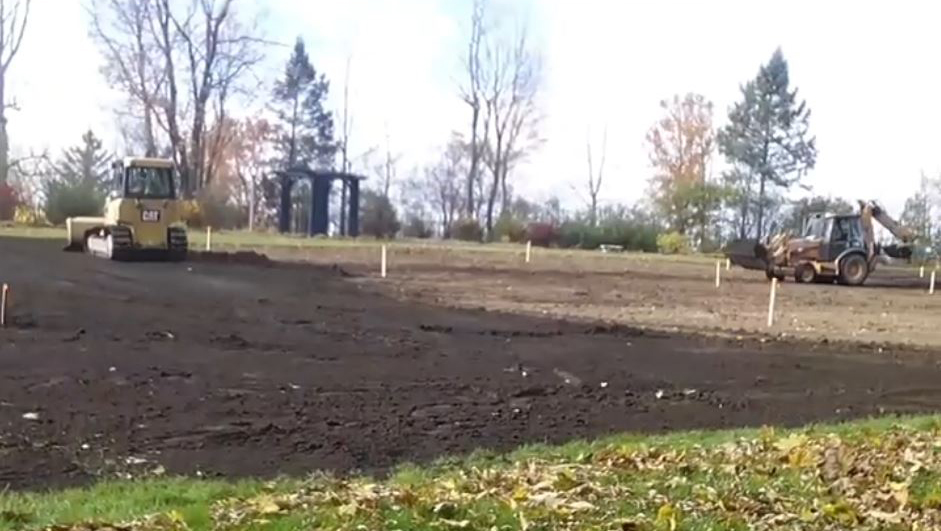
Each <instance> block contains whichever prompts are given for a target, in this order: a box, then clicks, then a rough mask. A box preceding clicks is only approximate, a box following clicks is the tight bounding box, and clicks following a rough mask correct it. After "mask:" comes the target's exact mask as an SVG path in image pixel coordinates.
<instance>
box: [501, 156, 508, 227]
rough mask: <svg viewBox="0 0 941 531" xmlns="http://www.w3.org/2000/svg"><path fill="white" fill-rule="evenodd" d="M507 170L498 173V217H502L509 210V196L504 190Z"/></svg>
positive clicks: (505, 189)
mask: <svg viewBox="0 0 941 531" xmlns="http://www.w3.org/2000/svg"><path fill="white" fill-rule="evenodd" d="M508 171H509V168H504V169H503V170H501V171H500V215H501V216H503V215H505V214H506V213H507V211H508V210H509V208H510V194H509V192H508V191H507V188H506V174H507V172H508Z"/></svg>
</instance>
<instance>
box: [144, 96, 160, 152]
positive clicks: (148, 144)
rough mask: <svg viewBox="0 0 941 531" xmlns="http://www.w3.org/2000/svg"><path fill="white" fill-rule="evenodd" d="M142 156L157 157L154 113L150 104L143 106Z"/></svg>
mask: <svg viewBox="0 0 941 531" xmlns="http://www.w3.org/2000/svg"><path fill="white" fill-rule="evenodd" d="M144 154H145V155H146V156H148V157H156V156H157V140H156V138H154V111H153V108H151V106H150V104H145V105H144Z"/></svg>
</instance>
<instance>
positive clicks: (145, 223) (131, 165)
mask: <svg viewBox="0 0 941 531" xmlns="http://www.w3.org/2000/svg"><path fill="white" fill-rule="evenodd" d="M112 169H113V172H114V177H113V181H112V182H113V188H112V189H111V191H110V192H109V194H108V197H107V199H106V200H105V206H104V216H102V217H74V218H69V219H67V220H66V227H67V229H68V246H67V247H66V250H69V251H82V250H84V251H85V252H88V253H90V254H93V255H95V256H99V257H103V258H107V259H110V260H132V259H158V260H161V259H163V260H167V259H168V260H183V259H185V258H186V250H187V247H188V244H187V239H186V224H185V223H184V222H183V221H182V208H181V206H182V205H181V202H180V201H179V200H178V199H177V191H176V183H175V182H174V171H173V162H172V161H170V160H167V159H156V158H125V159H124V160H121V161H117V162H115V163H114V165H113V168H112Z"/></svg>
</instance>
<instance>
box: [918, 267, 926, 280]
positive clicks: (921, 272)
mask: <svg viewBox="0 0 941 531" xmlns="http://www.w3.org/2000/svg"><path fill="white" fill-rule="evenodd" d="M918 278H925V266H921V267H919V268H918Z"/></svg>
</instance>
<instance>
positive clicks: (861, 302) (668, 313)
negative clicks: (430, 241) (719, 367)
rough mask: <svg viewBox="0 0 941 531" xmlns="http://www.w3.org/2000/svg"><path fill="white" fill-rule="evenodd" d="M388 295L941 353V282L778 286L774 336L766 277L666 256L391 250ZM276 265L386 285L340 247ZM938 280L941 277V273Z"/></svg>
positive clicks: (374, 265) (893, 275) (292, 255)
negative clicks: (932, 290) (307, 264)
mask: <svg viewBox="0 0 941 531" xmlns="http://www.w3.org/2000/svg"><path fill="white" fill-rule="evenodd" d="M389 253H390V255H389V271H390V277H389V282H388V283H387V284H386V285H384V287H385V288H386V292H387V293H390V294H392V295H393V296H396V297H399V298H401V299H405V300H415V301H424V302H431V303H435V304H443V305H447V306H452V307H459V308H471V309H473V308H487V309H488V310H492V311H508V312H513V313H524V314H529V315H534V316H538V317H545V316H549V317H553V318H566V319H579V320H588V321H596V320H602V321H606V322H611V323H621V324H626V325H630V326H636V327H642V328H652V329H657V330H660V331H667V332H696V333H701V332H722V333H731V334H732V335H738V334H743V333H749V334H756V333H757V334H762V335H769V336H775V337H780V336H782V335H783V336H784V337H798V338H806V339H810V340H816V341H819V340H824V339H826V340H828V341H849V342H853V343H859V342H862V343H875V344H879V345H887V344H888V345H892V344H900V345H921V346H941V327H938V326H937V325H936V324H937V322H938V321H937V316H938V315H939V314H941V277H939V289H938V292H937V294H936V296H933V297H932V296H928V295H927V290H928V277H929V274H930V271H927V272H926V273H925V278H919V276H918V271H917V270H914V269H903V268H900V267H898V266H894V267H885V266H883V267H880V268H879V269H878V270H877V271H876V272H875V273H874V274H873V276H872V277H870V279H869V280H867V282H866V284H865V285H864V286H863V287H861V288H849V287H845V286H839V285H835V284H829V285H817V284H815V285H807V284H795V283H794V282H793V279H787V280H786V282H785V283H784V284H782V285H781V286H779V290H778V299H777V306H776V308H777V312H776V316H777V317H776V323H777V324H776V325H775V327H774V328H772V329H770V330H769V329H768V328H767V324H766V322H767V316H768V295H769V293H768V291H769V290H768V288H769V283H768V282H767V280H766V279H765V277H764V275H763V274H762V273H761V272H760V271H759V272H756V271H746V270H744V269H741V268H738V267H733V268H732V269H731V271H728V272H727V271H726V270H725V269H724V264H723V267H722V270H721V275H722V284H721V287H720V289H718V290H717V289H716V288H715V261H714V260H710V259H708V258H705V257H697V256H686V257H676V258H671V257H662V256H656V255H638V254H607V255H605V254H601V253H589V252H560V251H546V250H539V249H537V250H534V255H533V262H532V263H530V264H528V265H526V264H524V263H523V258H522V257H523V255H522V251H519V252H517V253H515V254H514V253H512V252H507V251H505V250H500V251H483V250H480V251H477V252H469V251H455V250H453V249H443V248H441V247H433V246H429V247H427V248H424V249H423V248H404V249H398V248H396V247H392V248H391V249H390V251H389ZM270 254H271V255H272V256H279V257H281V258H284V259H297V258H301V259H303V260H305V261H314V262H317V263H320V264H324V265H333V264H343V265H344V267H346V268H347V269H348V270H349V271H351V272H355V273H356V274H358V275H362V276H372V277H375V276H376V275H377V274H378V271H379V270H378V268H379V265H378V263H379V262H378V260H379V251H378V250H377V249H362V248H360V249H355V248H342V247H332V248H325V249H319V250H296V249H295V250H285V249H274V248H272V249H271V250H270ZM939 274H941V272H939Z"/></svg>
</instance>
